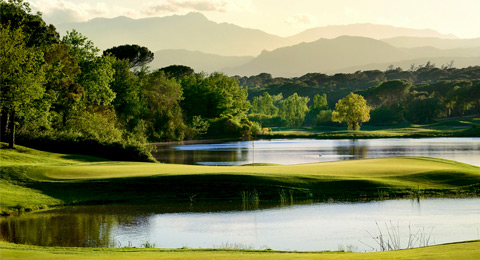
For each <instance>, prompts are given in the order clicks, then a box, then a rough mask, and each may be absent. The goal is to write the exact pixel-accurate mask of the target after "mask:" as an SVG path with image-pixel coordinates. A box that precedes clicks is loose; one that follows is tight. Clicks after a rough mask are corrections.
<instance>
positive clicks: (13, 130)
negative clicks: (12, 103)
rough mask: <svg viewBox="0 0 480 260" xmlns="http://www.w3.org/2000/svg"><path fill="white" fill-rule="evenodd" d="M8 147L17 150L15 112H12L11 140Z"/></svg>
mask: <svg viewBox="0 0 480 260" xmlns="http://www.w3.org/2000/svg"><path fill="white" fill-rule="evenodd" d="M8 147H9V148H12V149H13V148H15V110H12V112H11V115H10V140H9V144H8Z"/></svg>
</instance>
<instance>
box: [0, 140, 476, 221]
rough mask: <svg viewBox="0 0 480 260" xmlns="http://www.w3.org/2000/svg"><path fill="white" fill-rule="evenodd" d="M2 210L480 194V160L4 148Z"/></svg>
mask: <svg viewBox="0 0 480 260" xmlns="http://www.w3.org/2000/svg"><path fill="white" fill-rule="evenodd" d="M1 166H2V177H1V179H0V188H1V190H0V195H1V196H2V200H1V208H2V211H3V212H4V213H5V212H9V211H15V210H35V209H41V208H46V207H51V206H55V205H75V204H109V203H129V202H138V201H142V203H161V202H166V201H189V199H190V198H191V197H192V196H194V197H195V198H196V200H197V201H202V200H208V201H212V200H241V199H242V197H241V195H240V194H241V193H244V192H252V191H255V192H257V193H258V194H259V200H260V201H262V200H267V201H278V200H279V193H280V192H282V191H286V190H290V191H291V192H292V193H293V194H294V198H295V199H297V200H305V199H309V200H326V199H339V200H345V199H346V200H358V199H366V198H370V199H378V198H382V199H385V198H389V197H390V198H398V197H405V196H407V197H409V196H410V197H411V196H450V195H460V196H471V195H478V191H479V185H480V168H479V167H476V166H472V165H468V164H463V163H459V162H454V161H449V160H444V159H436V158H429V157H392V158H381V159H365V160H351V161H339V162H325V163H313V164H300V165H265V166H259V165H247V166H195V165H175V164H160V163H139V162H113V161H107V160H102V159H101V158H95V157H87V156H80V155H65V154H55V153H47V152H42V151H37V150H33V149H29V148H25V147H19V148H18V149H17V150H9V149H2V150H1Z"/></svg>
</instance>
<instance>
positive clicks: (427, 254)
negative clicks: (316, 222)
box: [0, 240, 480, 260]
mask: <svg viewBox="0 0 480 260" xmlns="http://www.w3.org/2000/svg"><path fill="white" fill-rule="evenodd" d="M0 249H1V258H2V259H4V260H7V259H31V258H32V256H35V259H52V260H55V259H72V260H74V259H75V260H90V259H118V260H122V259H142V260H149V259H356V260H360V259H365V260H367V259H422V260H423V259H476V258H477V257H478V256H479V255H480V241H478V240H477V241H469V242H463V243H454V244H445V245H437V246H430V247H424V248H416V249H408V250H399V251H388V252H374V253H344V252H282V251H255V250H222V249H197V250H192V249H172V250H169V249H136V248H118V249H111V248H62V247H38V246H28V245H16V244H11V243H5V242H0Z"/></svg>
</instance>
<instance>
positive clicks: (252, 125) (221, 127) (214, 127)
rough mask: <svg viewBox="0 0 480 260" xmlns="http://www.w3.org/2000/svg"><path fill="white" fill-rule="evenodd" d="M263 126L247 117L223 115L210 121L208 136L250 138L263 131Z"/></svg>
mask: <svg viewBox="0 0 480 260" xmlns="http://www.w3.org/2000/svg"><path fill="white" fill-rule="evenodd" d="M261 130H262V129H261V126H260V124H258V123H257V122H252V121H250V120H248V119H247V118H235V117H234V116H232V115H221V116H220V117H219V118H215V119H213V120H211V121H210V127H209V128H208V131H207V136H210V137H215V138H218V137H242V138H244V139H248V138H250V137H252V136H255V135H257V134H258V133H260V132H261Z"/></svg>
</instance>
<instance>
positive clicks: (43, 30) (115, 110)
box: [0, 0, 480, 160]
mask: <svg viewBox="0 0 480 260" xmlns="http://www.w3.org/2000/svg"><path fill="white" fill-rule="evenodd" d="M1 17H2V19H1V50H0V57H1V77H0V81H1V106H0V116H1V139H2V142H5V141H6V142H9V143H10V146H11V147H13V146H14V144H15V143H19V144H27V143H28V145H29V146H31V147H37V148H43V149H46V150H51V151H62V152H74V151H77V152H78V151H79V150H82V151H88V154H93V155H102V156H103V157H109V158H110V159H117V160H152V158H151V155H150V150H149V149H150V148H149V146H147V145H146V144H148V143H152V142H163V141H179V140H185V139H199V138H225V137H242V138H245V139H248V138H252V136H254V135H256V134H257V133H260V132H261V131H262V128H266V127H273V126H320V125H339V123H335V122H332V114H334V112H335V111H334V109H335V104H336V103H337V102H338V101H339V100H340V99H342V98H344V97H346V96H347V95H349V94H350V93H355V94H357V95H360V96H362V97H364V98H365V100H366V101H367V104H368V106H369V111H370V121H368V122H366V123H367V124H378V125H392V124H399V123H404V122H412V123H430V122H433V121H434V120H435V119H437V118H446V117H460V116H467V115H475V114H479V113H480V67H478V66H476V67H468V68H455V67H453V65H454V62H453V61H452V62H451V63H450V64H447V65H442V66H441V67H437V66H436V65H435V64H431V63H427V64H424V65H418V66H415V65H414V64H412V67H411V69H410V70H408V71H403V70H401V69H399V68H393V67H389V68H387V70H386V71H377V70H376V71H358V72H356V73H352V74H335V75H325V74H321V73H309V74H306V75H304V76H302V77H298V78H273V77H272V76H271V75H269V74H266V73H262V74H259V75H256V76H250V77H239V76H234V77H229V76H227V75H225V74H222V73H212V74H205V73H202V72H195V71H194V70H193V69H191V68H189V67H187V66H183V65H172V66H169V67H165V68H162V69H158V70H153V71H152V70H150V69H149V67H148V63H149V62H151V61H152V60H153V58H154V57H153V53H152V52H151V51H150V50H148V49H147V48H145V47H142V46H138V45H122V46H112V47H111V48H109V49H107V50H105V51H103V52H101V51H100V49H99V48H97V47H96V46H95V43H93V42H92V41H90V40H89V39H88V38H87V37H85V36H84V35H82V34H80V33H79V32H77V31H75V30H73V31H70V32H68V33H67V34H66V35H64V36H63V37H60V34H59V32H57V30H56V29H55V27H54V26H53V25H48V24H46V23H45V22H44V20H43V19H42V16H41V13H32V11H31V9H30V7H29V4H28V3H26V2H23V1H21V0H9V1H4V0H1Z"/></svg>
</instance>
